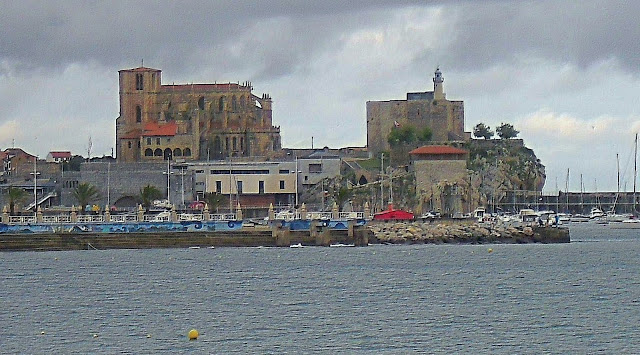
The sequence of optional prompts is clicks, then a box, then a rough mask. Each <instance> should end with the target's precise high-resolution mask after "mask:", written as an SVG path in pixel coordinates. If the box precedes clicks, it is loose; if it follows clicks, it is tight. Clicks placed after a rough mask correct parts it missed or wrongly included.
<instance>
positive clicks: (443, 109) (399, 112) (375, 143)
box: [367, 69, 470, 156]
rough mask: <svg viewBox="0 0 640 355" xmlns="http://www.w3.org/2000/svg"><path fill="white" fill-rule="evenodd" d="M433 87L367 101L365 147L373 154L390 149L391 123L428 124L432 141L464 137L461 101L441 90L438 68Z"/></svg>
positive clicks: (441, 79) (454, 139)
mask: <svg viewBox="0 0 640 355" xmlns="http://www.w3.org/2000/svg"><path fill="white" fill-rule="evenodd" d="M433 82H434V91H426V92H415V93H407V99H406V100H390V101H367V147H368V148H369V152H371V153H372V154H373V155H376V156H377V155H378V154H379V153H380V152H382V151H388V150H389V148H390V147H389V143H388V142H387V138H388V136H389V133H390V132H391V130H392V129H393V128H394V127H401V126H404V125H410V126H413V127H415V128H416V129H417V130H418V131H420V130H421V129H423V128H424V127H429V128H430V129H431V131H432V132H433V136H432V141H436V142H447V141H463V140H467V139H469V138H470V133H468V132H465V131H464V102H463V101H450V100H447V99H446V96H445V94H444V92H443V82H444V78H443V77H442V73H441V72H440V70H439V69H437V70H436V72H435V76H434V78H433Z"/></svg>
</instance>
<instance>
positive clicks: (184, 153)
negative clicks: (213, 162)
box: [182, 148, 191, 157]
mask: <svg viewBox="0 0 640 355" xmlns="http://www.w3.org/2000/svg"><path fill="white" fill-rule="evenodd" d="M182 155H184V156H185V157H190V156H191V149H189V148H184V152H182Z"/></svg>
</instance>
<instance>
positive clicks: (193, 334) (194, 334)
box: [189, 329, 200, 340]
mask: <svg viewBox="0 0 640 355" xmlns="http://www.w3.org/2000/svg"><path fill="white" fill-rule="evenodd" d="M198 335H200V334H199V333H198V331H197V330H195V329H191V330H190V331H189V340H196V339H198Z"/></svg>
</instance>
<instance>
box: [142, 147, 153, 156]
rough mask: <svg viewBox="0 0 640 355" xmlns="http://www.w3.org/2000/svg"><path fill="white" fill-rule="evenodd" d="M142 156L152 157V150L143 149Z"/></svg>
mask: <svg viewBox="0 0 640 355" xmlns="http://www.w3.org/2000/svg"><path fill="white" fill-rule="evenodd" d="M144 156H145V157H152V156H153V150H151V148H147V149H145V150H144Z"/></svg>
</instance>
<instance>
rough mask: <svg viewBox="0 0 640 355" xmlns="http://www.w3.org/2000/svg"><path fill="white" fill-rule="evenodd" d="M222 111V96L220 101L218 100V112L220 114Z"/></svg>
mask: <svg viewBox="0 0 640 355" xmlns="http://www.w3.org/2000/svg"><path fill="white" fill-rule="evenodd" d="M223 109H224V96H222V97H220V100H218V111H220V112H222V110H223Z"/></svg>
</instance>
